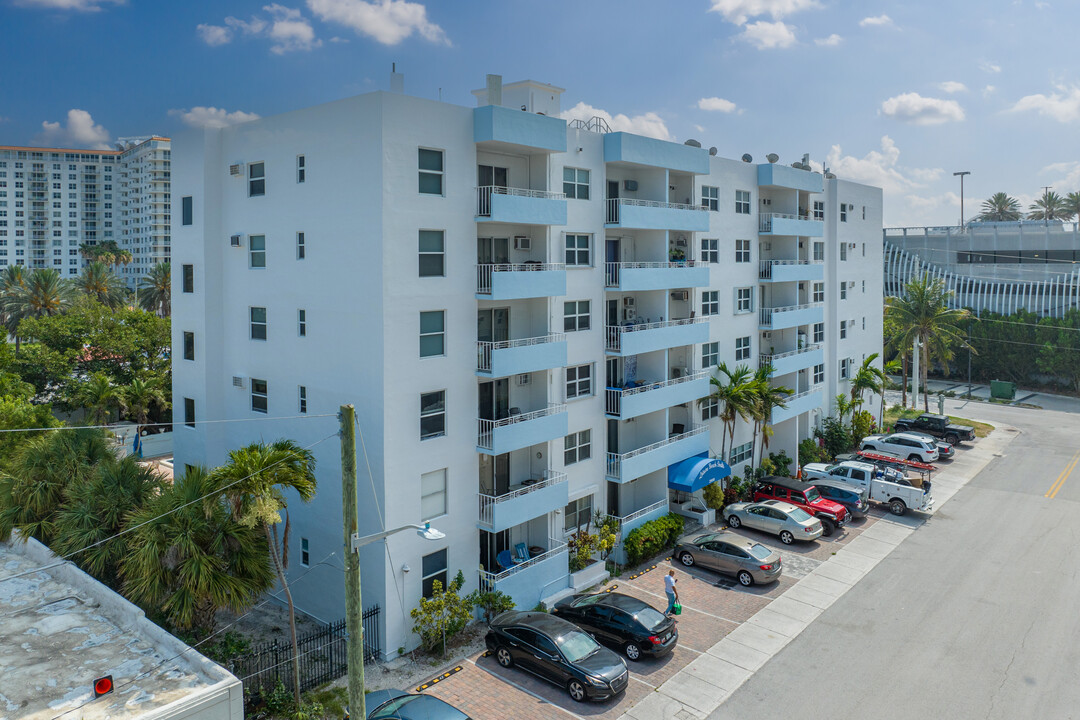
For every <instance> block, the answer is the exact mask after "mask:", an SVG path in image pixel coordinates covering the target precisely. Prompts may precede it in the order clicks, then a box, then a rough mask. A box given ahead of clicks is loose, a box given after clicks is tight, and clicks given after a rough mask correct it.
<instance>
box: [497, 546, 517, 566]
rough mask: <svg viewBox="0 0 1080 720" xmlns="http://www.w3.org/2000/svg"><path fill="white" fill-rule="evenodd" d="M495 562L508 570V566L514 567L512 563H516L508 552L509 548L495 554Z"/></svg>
mask: <svg viewBox="0 0 1080 720" xmlns="http://www.w3.org/2000/svg"><path fill="white" fill-rule="evenodd" d="M495 562H497V563H498V564H499V567H501V568H502V569H503V570H509V569H510V568H512V567H514V565H517V563H516V562H514V556H513V555H511V554H510V551H509V550H503V551H502V552H501V553H499V554H498V555H496V556H495Z"/></svg>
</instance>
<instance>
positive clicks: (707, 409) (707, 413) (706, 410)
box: [701, 397, 720, 422]
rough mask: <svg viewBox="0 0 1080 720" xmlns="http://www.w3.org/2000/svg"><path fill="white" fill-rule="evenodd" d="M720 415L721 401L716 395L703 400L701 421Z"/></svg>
mask: <svg viewBox="0 0 1080 720" xmlns="http://www.w3.org/2000/svg"><path fill="white" fill-rule="evenodd" d="M715 417H720V401H719V400H717V399H716V398H714V397H707V398H705V399H704V400H702V401H701V421H702V422H705V421H706V420H711V419H712V418H715Z"/></svg>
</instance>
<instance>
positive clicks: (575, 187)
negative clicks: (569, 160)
mask: <svg viewBox="0 0 1080 720" xmlns="http://www.w3.org/2000/svg"><path fill="white" fill-rule="evenodd" d="M562 179H563V183H562V191H563V192H564V193H565V194H566V197H568V198H574V199H577V200H588V199H589V171H588V170H582V169H581V168H572V167H564V168H563V171H562Z"/></svg>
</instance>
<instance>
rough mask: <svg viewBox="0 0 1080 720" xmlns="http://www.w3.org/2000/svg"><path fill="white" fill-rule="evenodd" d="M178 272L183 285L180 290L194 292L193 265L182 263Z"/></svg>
mask: <svg viewBox="0 0 1080 720" xmlns="http://www.w3.org/2000/svg"><path fill="white" fill-rule="evenodd" d="M180 274H181V276H182V279H181V281H180V283H181V285H182V286H183V289H182V292H186V293H190V292H195V266H194V265H183V266H182V267H181V272H180Z"/></svg>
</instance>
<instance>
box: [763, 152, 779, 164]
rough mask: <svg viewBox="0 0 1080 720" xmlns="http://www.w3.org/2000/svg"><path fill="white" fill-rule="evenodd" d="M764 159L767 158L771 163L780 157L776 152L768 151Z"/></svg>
mask: <svg viewBox="0 0 1080 720" xmlns="http://www.w3.org/2000/svg"><path fill="white" fill-rule="evenodd" d="M765 159H766V160H768V161H769V162H771V163H774V162H776V161H777V160H779V159H780V156H779V155H777V154H776V153H769V154H768V155H766V156H765Z"/></svg>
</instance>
